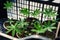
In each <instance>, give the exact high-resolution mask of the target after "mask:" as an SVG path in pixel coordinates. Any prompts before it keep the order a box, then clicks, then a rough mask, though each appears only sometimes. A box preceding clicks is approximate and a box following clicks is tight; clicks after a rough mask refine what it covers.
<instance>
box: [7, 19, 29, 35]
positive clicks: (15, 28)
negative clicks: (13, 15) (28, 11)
mask: <svg viewBox="0 0 60 40" xmlns="http://www.w3.org/2000/svg"><path fill="white" fill-rule="evenodd" d="M27 24H28V23H26V22H24V21H23V20H21V21H20V20H19V21H16V23H15V24H10V26H8V27H7V28H8V29H9V30H7V32H6V33H9V32H11V34H12V36H15V34H21V33H22V32H23V31H24V30H25V28H24V27H25V25H27Z"/></svg>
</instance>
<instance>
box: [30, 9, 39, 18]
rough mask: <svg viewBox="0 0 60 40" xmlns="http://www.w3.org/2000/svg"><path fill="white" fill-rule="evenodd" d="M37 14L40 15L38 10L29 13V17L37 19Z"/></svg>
mask: <svg viewBox="0 0 60 40" xmlns="http://www.w3.org/2000/svg"><path fill="white" fill-rule="evenodd" d="M39 14H40V10H39V9H36V10H34V11H33V12H31V15H32V16H34V17H37V16H38V15H39Z"/></svg>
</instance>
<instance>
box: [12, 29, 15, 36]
mask: <svg viewBox="0 0 60 40" xmlns="http://www.w3.org/2000/svg"><path fill="white" fill-rule="evenodd" d="M14 35H15V29H13V30H12V36H13V37H14Z"/></svg>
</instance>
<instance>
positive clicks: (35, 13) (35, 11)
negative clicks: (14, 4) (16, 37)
mask: <svg viewBox="0 0 60 40" xmlns="http://www.w3.org/2000/svg"><path fill="white" fill-rule="evenodd" d="M20 13H23V15H26V17H28V16H29V15H30V14H31V15H32V16H34V17H36V16H37V15H38V14H40V10H39V9H36V10H34V11H33V12H30V10H29V9H27V8H22V9H21V10H20Z"/></svg>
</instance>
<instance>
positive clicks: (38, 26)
mask: <svg viewBox="0 0 60 40" xmlns="http://www.w3.org/2000/svg"><path fill="white" fill-rule="evenodd" d="M31 31H32V32H36V33H37V34H39V33H45V32H46V28H44V27H42V25H41V24H40V23H39V22H35V23H34V29H32V30H31Z"/></svg>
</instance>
